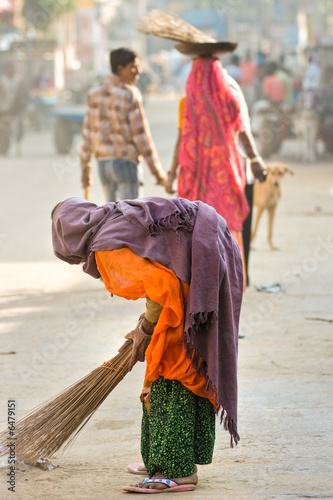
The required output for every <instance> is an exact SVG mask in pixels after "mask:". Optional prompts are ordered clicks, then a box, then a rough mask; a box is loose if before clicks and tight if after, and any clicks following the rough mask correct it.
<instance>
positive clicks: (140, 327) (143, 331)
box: [139, 323, 153, 339]
mask: <svg viewBox="0 0 333 500" xmlns="http://www.w3.org/2000/svg"><path fill="white" fill-rule="evenodd" d="M139 332H140V335H142V337H143V338H145V339H151V336H152V335H153V332H152V333H148V332H147V331H146V330H145V329H144V327H143V325H142V323H141V324H140V326H139Z"/></svg>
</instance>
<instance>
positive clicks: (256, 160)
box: [250, 156, 262, 165]
mask: <svg viewBox="0 0 333 500" xmlns="http://www.w3.org/2000/svg"><path fill="white" fill-rule="evenodd" d="M260 162H262V158H261V156H255V157H254V158H250V163H251V165H252V163H260Z"/></svg>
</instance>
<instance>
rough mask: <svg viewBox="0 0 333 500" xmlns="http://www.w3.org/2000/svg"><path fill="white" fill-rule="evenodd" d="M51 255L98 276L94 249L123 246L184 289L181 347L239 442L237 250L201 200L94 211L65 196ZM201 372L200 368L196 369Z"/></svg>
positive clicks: (152, 201)
mask: <svg viewBox="0 0 333 500" xmlns="http://www.w3.org/2000/svg"><path fill="white" fill-rule="evenodd" d="M52 238H53V249H54V253H55V255H56V256H57V257H59V258H60V259H62V260H64V261H66V262H68V263H69V264H80V263H84V265H83V271H84V272H86V273H88V274H90V275H91V276H93V277H94V278H99V277H100V274H99V272H98V269H97V266H96V261H95V257H94V252H95V251H101V250H115V249H118V248H123V247H128V248H130V249H131V250H132V251H133V252H134V253H135V254H136V255H138V256H139V257H145V258H148V259H151V260H154V261H156V262H158V263H160V264H162V265H163V266H165V267H167V268H168V269H171V270H172V271H173V272H174V273H175V274H176V276H177V277H178V278H180V279H182V280H183V281H185V282H186V283H187V284H189V287H190V288H189V296H188V303H187V308H186V312H185V326H184V346H185V349H186V353H187V355H188V357H189V358H190V359H192V362H193V365H194V367H195V368H196V369H199V370H200V372H201V373H202V374H204V375H205V378H206V390H207V392H208V393H209V394H213V391H216V406H215V411H216V412H218V411H219V409H220V407H221V406H222V412H221V422H224V427H225V429H227V430H228V431H229V432H230V434H231V446H232V445H233V440H234V441H235V443H236V444H237V442H238V440H239V435H238V433H237V353H238V324H239V316H240V309H241V302H242V294H243V267H242V259H241V255H240V251H239V247H238V245H237V243H236V241H235V240H234V238H233V237H232V236H231V234H230V232H229V229H228V228H227V226H226V222H225V220H224V219H223V218H222V217H221V216H220V215H218V214H217V213H216V211H215V210H214V209H213V208H212V207H210V206H209V205H206V204H205V203H203V202H201V201H195V202H191V201H188V200H185V199H182V198H173V199H170V198H169V199H167V198H157V197H150V198H141V199H136V200H126V201H119V202H117V203H106V204H105V205H102V206H97V205H95V204H94V203H91V202H89V201H86V200H83V199H81V198H69V199H67V200H65V201H63V202H62V203H60V204H59V205H58V206H57V208H56V209H55V211H54V215H53V221H52ZM200 361H201V362H200ZM198 367H199V368H198Z"/></svg>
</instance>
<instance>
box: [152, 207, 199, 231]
mask: <svg viewBox="0 0 333 500" xmlns="http://www.w3.org/2000/svg"><path fill="white" fill-rule="evenodd" d="M197 211H198V209H197V208H196V207H195V208H188V209H186V211H184V212H180V211H179V210H177V211H176V212H175V213H173V214H171V215H168V216H167V217H163V218H162V219H159V220H156V221H154V222H153V223H152V224H150V225H149V226H148V234H149V235H150V236H157V235H158V234H161V233H162V232H163V231H165V230H166V229H172V230H173V231H175V232H176V233H177V234H178V231H180V230H182V231H184V233H185V234H191V233H192V232H193V227H194V223H195V218H196V216H197Z"/></svg>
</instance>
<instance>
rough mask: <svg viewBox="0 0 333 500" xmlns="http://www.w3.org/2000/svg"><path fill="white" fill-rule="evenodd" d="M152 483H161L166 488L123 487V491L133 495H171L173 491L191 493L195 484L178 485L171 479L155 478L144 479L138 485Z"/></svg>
mask: <svg viewBox="0 0 333 500" xmlns="http://www.w3.org/2000/svg"><path fill="white" fill-rule="evenodd" d="M153 483H161V484H165V486H166V488H163V489H161V490H158V489H156V488H140V487H139V486H138V485H137V486H123V490H124V491H130V492H133V493H171V492H173V491H193V490H194V488H195V487H196V485H195V484H178V483H177V482H176V481H173V480H172V479H166V478H156V479H149V478H147V479H144V480H143V481H142V482H141V483H139V484H146V485H148V484H153Z"/></svg>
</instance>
